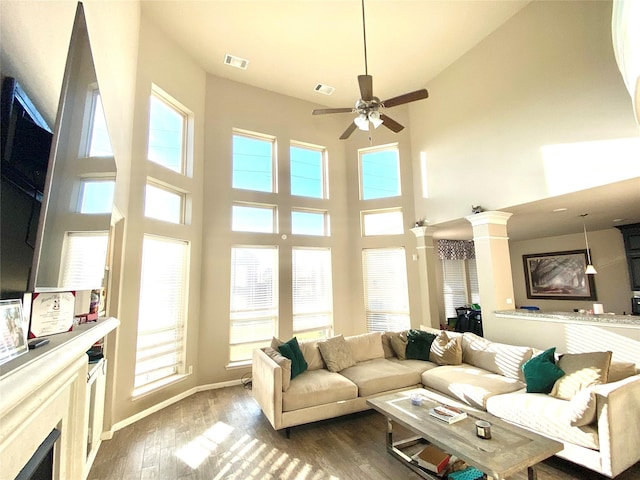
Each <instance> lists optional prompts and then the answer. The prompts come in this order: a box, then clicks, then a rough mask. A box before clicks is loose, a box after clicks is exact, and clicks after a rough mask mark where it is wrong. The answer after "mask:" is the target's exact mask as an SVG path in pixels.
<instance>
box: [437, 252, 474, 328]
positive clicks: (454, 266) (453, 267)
mask: <svg viewBox="0 0 640 480" xmlns="http://www.w3.org/2000/svg"><path fill="white" fill-rule="evenodd" d="M442 273H443V291H444V308H445V315H446V317H447V318H453V317H455V316H456V307H463V306H464V305H466V304H467V303H468V301H467V293H466V288H465V276H464V260H442Z"/></svg>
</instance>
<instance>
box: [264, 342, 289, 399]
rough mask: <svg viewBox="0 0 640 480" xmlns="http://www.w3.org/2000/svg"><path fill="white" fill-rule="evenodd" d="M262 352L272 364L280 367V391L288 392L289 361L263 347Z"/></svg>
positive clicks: (274, 351)
mask: <svg viewBox="0 0 640 480" xmlns="http://www.w3.org/2000/svg"><path fill="white" fill-rule="evenodd" d="M262 351H263V352H264V353H266V354H267V355H268V356H269V357H270V358H271V359H272V360H273V361H274V362H276V363H277V364H278V365H280V368H281V369H282V391H283V392H286V391H287V390H289V383H291V360H289V359H288V358H287V357H284V356H282V355H281V354H280V352H278V351H277V350H274V349H273V348H271V347H265V348H263V349H262Z"/></svg>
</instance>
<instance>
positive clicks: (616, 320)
mask: <svg viewBox="0 0 640 480" xmlns="http://www.w3.org/2000/svg"><path fill="white" fill-rule="evenodd" d="M494 314H495V316H496V317H498V318H523V319H527V320H537V321H541V322H561V323H590V324H602V325H609V326H617V327H622V328H625V327H627V328H638V329H640V316H638V315H611V314H608V313H601V314H593V313H577V312H544V311H542V310H526V309H519V310H496V311H495V312H494Z"/></svg>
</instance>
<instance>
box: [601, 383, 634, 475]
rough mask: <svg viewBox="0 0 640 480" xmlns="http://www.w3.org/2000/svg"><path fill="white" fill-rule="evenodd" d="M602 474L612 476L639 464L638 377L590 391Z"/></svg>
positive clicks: (603, 385)
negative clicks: (592, 394)
mask: <svg viewBox="0 0 640 480" xmlns="http://www.w3.org/2000/svg"><path fill="white" fill-rule="evenodd" d="M594 392H595V394H596V405H597V412H598V435H599V437H600V438H599V440H600V453H601V456H602V469H603V472H605V473H607V474H609V475H610V476H615V475H617V474H619V473H621V472H622V471H624V470H626V469H627V468H629V467H630V466H631V465H633V464H634V463H636V462H637V461H639V460H640V449H638V445H640V423H639V422H637V421H635V420H636V419H637V418H638V415H640V375H634V376H632V377H628V378H625V379H624V380H620V381H618V382H613V383H605V384H602V385H598V386H596V387H595V388H594Z"/></svg>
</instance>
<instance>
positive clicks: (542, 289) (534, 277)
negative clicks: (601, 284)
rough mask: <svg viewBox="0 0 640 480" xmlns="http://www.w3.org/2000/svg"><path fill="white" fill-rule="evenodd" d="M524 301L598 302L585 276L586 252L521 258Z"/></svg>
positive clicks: (565, 252) (588, 276) (542, 254)
mask: <svg viewBox="0 0 640 480" xmlns="http://www.w3.org/2000/svg"><path fill="white" fill-rule="evenodd" d="M522 261H523V262H524V275H525V284H526V287H527V298H534V299H535V298H540V299H547V300H550V299H553V300H597V297H596V286H595V282H594V279H593V275H587V274H586V273H585V269H586V268H587V251H586V250H568V251H564V252H551V253H536V254H531V255H523V256H522Z"/></svg>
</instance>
